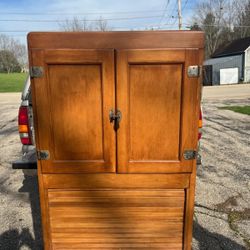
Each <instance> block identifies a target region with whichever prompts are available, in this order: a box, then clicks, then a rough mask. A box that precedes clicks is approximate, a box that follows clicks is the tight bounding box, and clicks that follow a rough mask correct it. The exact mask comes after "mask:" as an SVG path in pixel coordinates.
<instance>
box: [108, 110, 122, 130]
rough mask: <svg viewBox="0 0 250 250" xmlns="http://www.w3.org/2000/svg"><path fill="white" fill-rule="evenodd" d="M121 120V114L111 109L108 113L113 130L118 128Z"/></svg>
mask: <svg viewBox="0 0 250 250" xmlns="http://www.w3.org/2000/svg"><path fill="white" fill-rule="evenodd" d="M121 119H122V112H121V111H120V110H119V109H117V110H116V112H115V111H114V110H113V109H111V110H110V111H109V121H110V122H111V123H112V122H114V129H115V130H117V129H118V128H119V123H120V121H121Z"/></svg>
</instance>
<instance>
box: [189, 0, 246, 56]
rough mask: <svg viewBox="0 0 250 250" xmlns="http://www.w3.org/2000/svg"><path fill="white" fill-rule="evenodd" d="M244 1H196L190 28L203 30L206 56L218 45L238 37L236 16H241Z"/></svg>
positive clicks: (224, 44) (244, 4)
mask: <svg viewBox="0 0 250 250" xmlns="http://www.w3.org/2000/svg"><path fill="white" fill-rule="evenodd" d="M246 1H247V0H242V1H237V0H203V1H201V2H199V3H198V5H197V10H196V11H195V14H194V16H193V20H192V23H193V25H192V26H191V29H193V30H194V29H196V30H197V29H200V30H203V31H204V32H205V37H206V57H210V56H211V55H212V54H213V53H214V52H215V51H216V50H217V49H218V48H219V47H220V46H226V45H227V44H228V43H229V42H231V41H232V40H234V39H236V38H238V35H237V34H236V33H235V28H236V26H237V18H238V19H239V16H240V17H242V14H241V13H242V10H244V8H245V6H246ZM248 15H249V13H248ZM238 22H239V21H238Z"/></svg>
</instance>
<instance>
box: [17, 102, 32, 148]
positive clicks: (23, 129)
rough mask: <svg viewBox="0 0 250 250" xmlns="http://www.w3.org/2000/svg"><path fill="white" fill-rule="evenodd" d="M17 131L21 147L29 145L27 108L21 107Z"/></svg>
mask: <svg viewBox="0 0 250 250" xmlns="http://www.w3.org/2000/svg"><path fill="white" fill-rule="evenodd" d="M18 130H19V135H20V139H21V142H22V144H23V145H31V144H32V140H31V133H30V129H29V116H28V107H26V106H21V107H20V108H19V113H18Z"/></svg>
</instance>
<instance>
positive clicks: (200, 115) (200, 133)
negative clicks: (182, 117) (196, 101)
mask: <svg viewBox="0 0 250 250" xmlns="http://www.w3.org/2000/svg"><path fill="white" fill-rule="evenodd" d="M198 126H199V132H198V140H200V139H201V136H202V132H201V129H202V111H201V109H200V114H199V125H198Z"/></svg>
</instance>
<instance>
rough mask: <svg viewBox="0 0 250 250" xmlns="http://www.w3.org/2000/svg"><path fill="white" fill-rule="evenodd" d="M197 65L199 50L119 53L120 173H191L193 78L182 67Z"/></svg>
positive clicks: (194, 109)
mask: <svg viewBox="0 0 250 250" xmlns="http://www.w3.org/2000/svg"><path fill="white" fill-rule="evenodd" d="M195 63H196V64H198V51H196V50H191V51H185V50H119V51H118V53H117V109H119V110H120V111H121V112H122V121H121V122H120V128H119V129H118V134H117V145H118V154H117V156H118V171H119V172H121V173H127V172H130V173H137V172H138V173H140V172H148V173H158V172H190V171H192V164H193V160H184V157H183V153H184V151H185V150H190V149H194V150H195V149H196V143H197V124H198V121H197V119H198V115H197V105H198V103H199V102H198V98H197V97H198V92H197V89H198V84H199V81H198V78H189V77H188V76H187V67H188V66H189V65H193V64H195Z"/></svg>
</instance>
